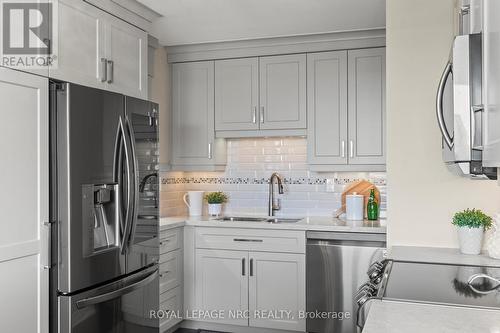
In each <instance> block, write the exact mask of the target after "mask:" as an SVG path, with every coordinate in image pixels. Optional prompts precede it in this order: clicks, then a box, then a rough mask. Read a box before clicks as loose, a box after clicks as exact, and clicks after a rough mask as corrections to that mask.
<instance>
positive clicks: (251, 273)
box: [250, 259, 253, 276]
mask: <svg viewBox="0 0 500 333" xmlns="http://www.w3.org/2000/svg"><path fill="white" fill-rule="evenodd" d="M250 276H253V259H250Z"/></svg>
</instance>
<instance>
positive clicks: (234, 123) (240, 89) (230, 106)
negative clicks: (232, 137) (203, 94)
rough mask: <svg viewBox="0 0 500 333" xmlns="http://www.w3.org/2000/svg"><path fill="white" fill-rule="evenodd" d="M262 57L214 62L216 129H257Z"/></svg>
mask: <svg viewBox="0 0 500 333" xmlns="http://www.w3.org/2000/svg"><path fill="white" fill-rule="evenodd" d="M258 105H259V60H258V58H244V59H231V60H220V61H216V62H215V130H257V129H259V124H258V122H257V108H258Z"/></svg>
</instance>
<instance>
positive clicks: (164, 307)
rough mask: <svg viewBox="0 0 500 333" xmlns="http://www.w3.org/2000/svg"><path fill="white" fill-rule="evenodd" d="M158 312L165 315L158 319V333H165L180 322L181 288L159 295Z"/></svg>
mask: <svg viewBox="0 0 500 333" xmlns="http://www.w3.org/2000/svg"><path fill="white" fill-rule="evenodd" d="M160 311H161V313H162V314H163V313H164V314H165V316H164V317H163V318H162V319H160V332H165V331H166V330H168V329H169V328H172V327H173V326H174V325H176V324H178V323H179V322H180V321H181V320H182V318H181V317H182V315H183V313H182V288H181V287H177V288H174V289H172V290H169V291H167V292H164V293H161V294H160Z"/></svg>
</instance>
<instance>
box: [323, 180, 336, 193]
mask: <svg viewBox="0 0 500 333" xmlns="http://www.w3.org/2000/svg"><path fill="white" fill-rule="evenodd" d="M325 191H326V192H335V179H333V178H329V179H327V180H326V190H325Z"/></svg>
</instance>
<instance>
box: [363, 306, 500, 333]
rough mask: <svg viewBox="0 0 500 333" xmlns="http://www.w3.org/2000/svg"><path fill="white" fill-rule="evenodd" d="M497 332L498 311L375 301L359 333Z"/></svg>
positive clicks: (499, 314) (499, 330) (499, 321)
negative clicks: (361, 332) (361, 331)
mask: <svg viewBox="0 0 500 333" xmlns="http://www.w3.org/2000/svg"><path fill="white" fill-rule="evenodd" d="M401 332H404V333H422V332H425V333H475V332H478V333H479V332H485V333H499V332H500V311H498V310H484V309H473V308H460V307H451V306H441V305H427V304H414V303H405V302H383V301H375V302H373V303H372V304H371V308H370V312H369V313H368V318H367V320H366V323H365V327H364V329H363V333H401Z"/></svg>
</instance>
